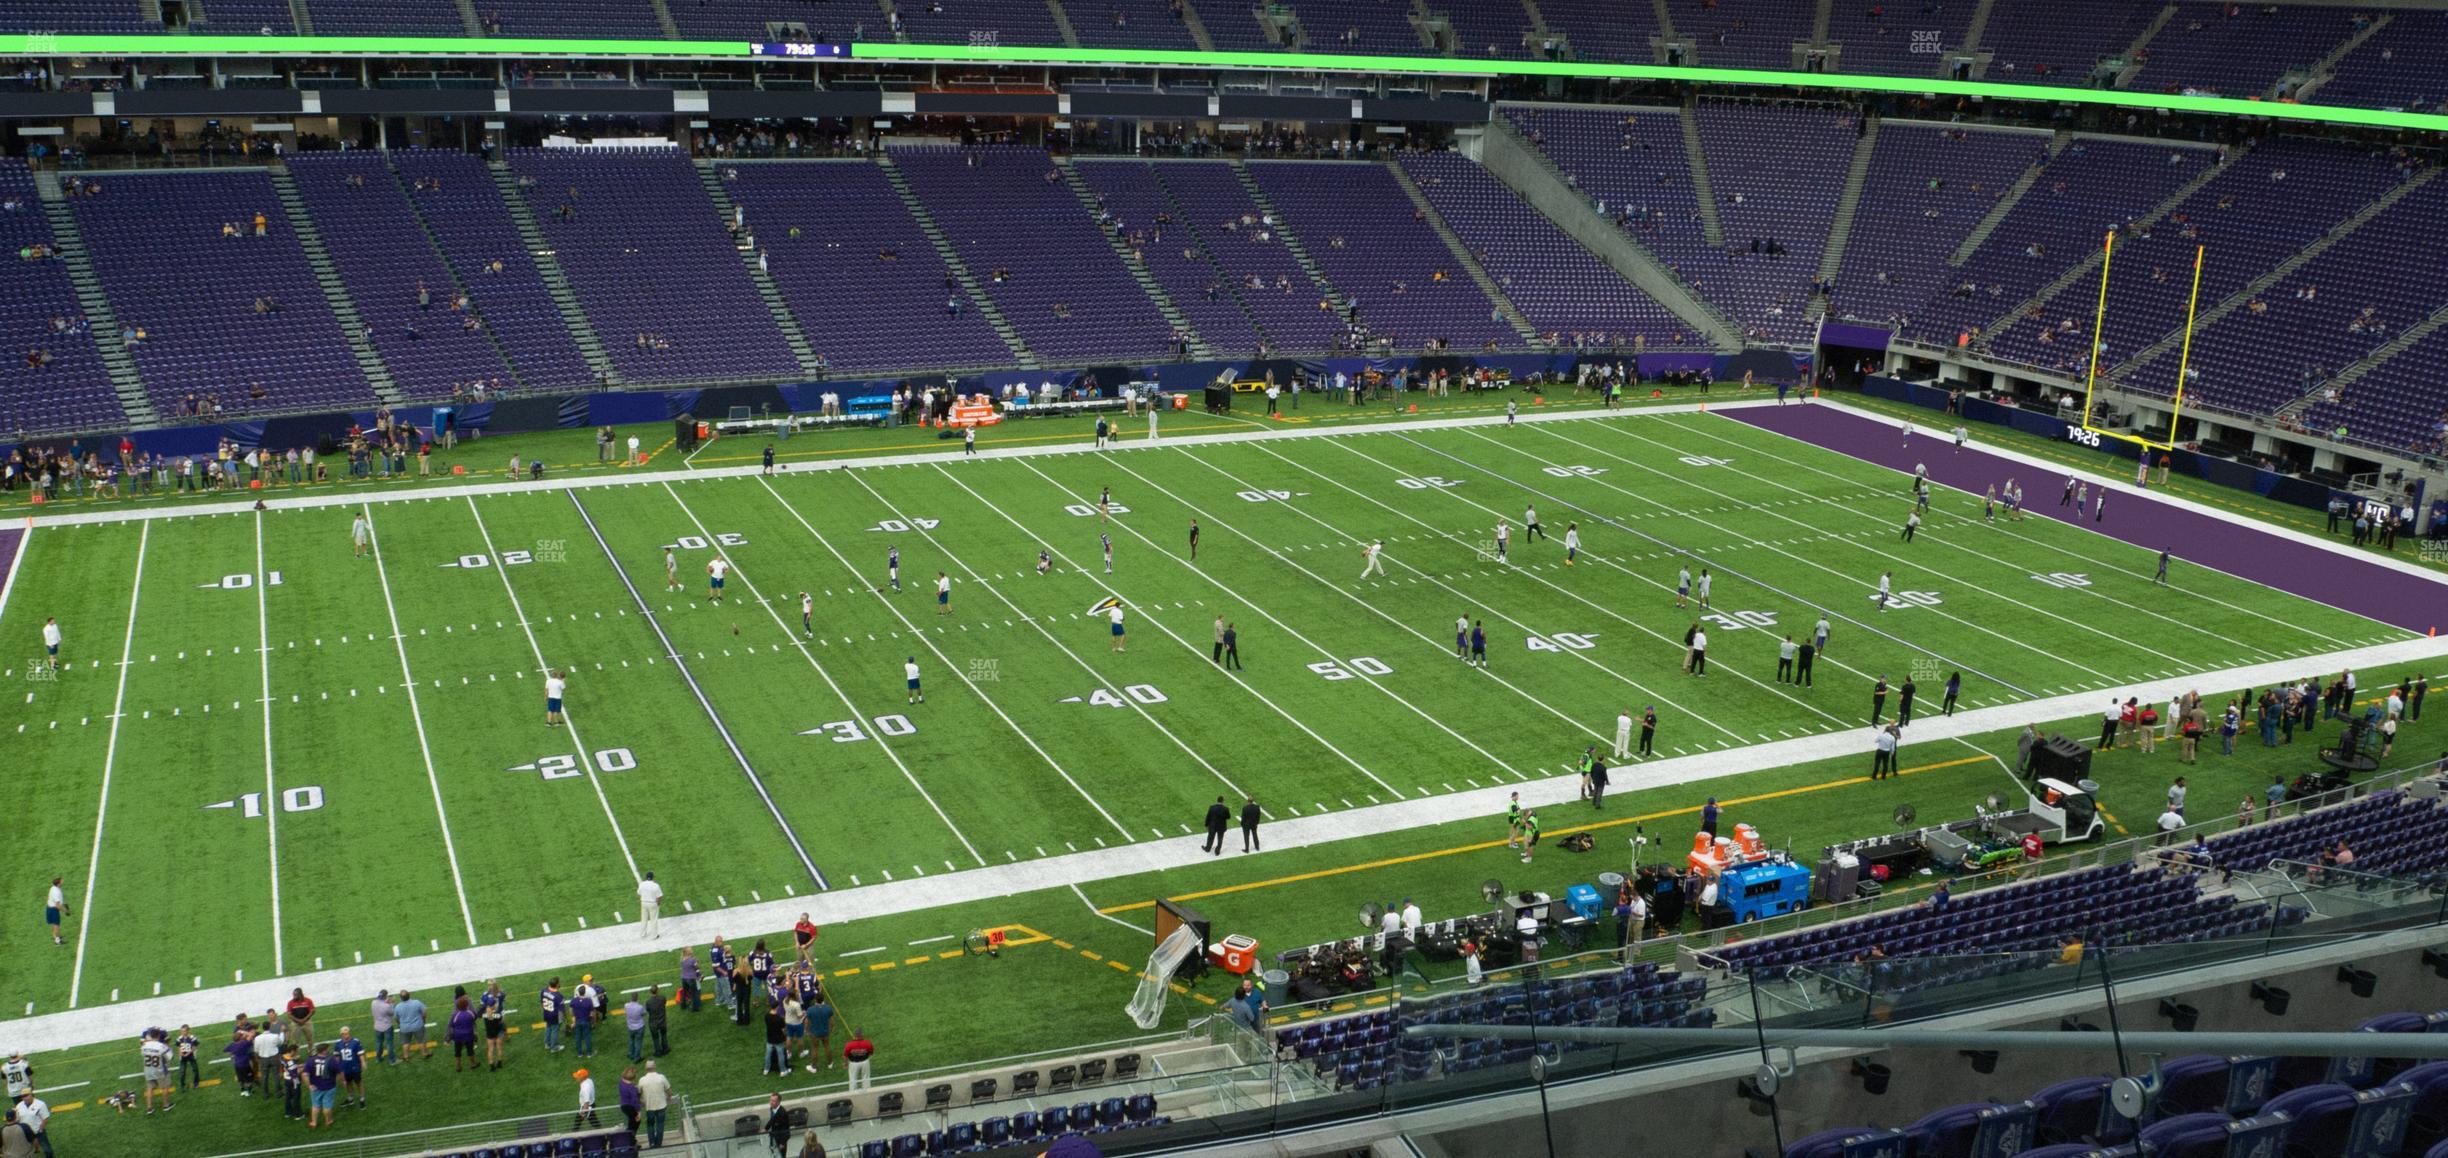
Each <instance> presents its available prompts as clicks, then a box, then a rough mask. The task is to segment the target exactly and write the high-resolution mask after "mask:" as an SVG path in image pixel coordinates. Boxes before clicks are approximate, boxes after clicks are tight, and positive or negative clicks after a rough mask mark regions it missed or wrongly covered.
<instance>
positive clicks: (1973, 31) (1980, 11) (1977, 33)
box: [1956, 0, 1997, 52]
mask: <svg viewBox="0 0 2448 1158" xmlns="http://www.w3.org/2000/svg"><path fill="white" fill-rule="evenodd" d="M1996 10H1997V0H1980V3H1979V4H1976V5H1974V6H1973V8H1972V22H1971V23H1970V24H1967V25H1965V26H1964V35H1963V44H1962V45H1960V46H1958V47H1957V49H1956V51H1958V52H1979V51H1980V42H1981V37H1982V36H1983V35H1985V34H1987V33H1988V31H1989V14H1990V13H1992V12H1994V11H1996Z"/></svg>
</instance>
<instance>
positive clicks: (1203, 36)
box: [1182, 0, 1230, 52]
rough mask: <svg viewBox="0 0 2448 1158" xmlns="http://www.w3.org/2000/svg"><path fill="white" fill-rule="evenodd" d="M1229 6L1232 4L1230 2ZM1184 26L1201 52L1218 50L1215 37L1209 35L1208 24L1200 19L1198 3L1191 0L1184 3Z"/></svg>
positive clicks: (1184, 0)
mask: <svg viewBox="0 0 2448 1158" xmlns="http://www.w3.org/2000/svg"><path fill="white" fill-rule="evenodd" d="M1227 6H1228V7H1229V6H1230V5H1229V3H1228V4H1227ZM1182 27H1183V28H1184V29H1186V30H1187V31H1188V32H1189V33H1190V40H1191V42H1192V43H1194V44H1197V45H1198V46H1199V51H1200V52H1214V51H1215V50H1216V46H1215V37H1212V36H1209V35H1207V25H1206V23H1205V22H1203V21H1201V20H1200V19H1199V14H1198V5H1196V4H1193V3H1190V2H1189V0H1183V3H1182Z"/></svg>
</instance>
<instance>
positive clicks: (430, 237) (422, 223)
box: [383, 153, 527, 387]
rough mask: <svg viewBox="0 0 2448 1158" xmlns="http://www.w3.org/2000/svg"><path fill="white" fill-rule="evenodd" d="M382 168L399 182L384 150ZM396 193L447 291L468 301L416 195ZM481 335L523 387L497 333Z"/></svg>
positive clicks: (394, 164) (403, 191) (466, 290)
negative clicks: (404, 202)
mask: <svg viewBox="0 0 2448 1158" xmlns="http://www.w3.org/2000/svg"><path fill="white" fill-rule="evenodd" d="M383 169H384V171H385V172H387V173H389V174H390V175H391V183H392V184H394V185H399V179H400V174H399V163H398V162H397V161H395V160H393V159H391V156H390V154H388V153H385V154H384V155H383ZM400 195H401V196H402V197H403V198H405V199H406V200H407V202H408V214H409V216H411V217H414V218H415V219H416V223H417V232H419V233H422V234H424V235H425V245H426V248H428V249H431V250H433V252H434V258H435V259H436V260H437V261H439V262H440V263H441V265H442V272H443V273H444V274H446V275H448V276H449V277H450V285H451V292H452V293H454V294H467V295H468V300H470V301H474V300H475V295H474V293H472V292H471V291H470V288H469V286H468V284H467V281H466V280H465V279H463V278H461V277H460V276H459V271H458V269H457V268H455V267H453V266H452V265H451V260H450V254H449V253H446V252H444V251H443V249H442V239H441V238H439V237H436V236H434V231H433V223H432V222H429V221H427V220H425V210H424V207H423V206H420V205H418V204H417V199H416V196H415V195H414V194H412V193H410V192H409V191H408V188H407V186H405V185H401V186H400ZM484 336H485V340H486V341H488V342H491V343H492V344H493V350H494V352H495V353H497V354H500V355H501V360H502V365H504V366H506V367H508V368H509V370H510V378H511V380H512V381H514V382H516V383H518V384H519V385H520V386H522V387H523V386H525V385H526V384H527V379H526V377H525V376H524V375H522V374H520V373H519V367H518V363H517V362H516V361H514V360H512V359H511V357H510V351H509V350H508V349H507V348H505V347H503V345H502V344H501V335H500V334H499V333H496V332H495V331H494V329H493V327H491V326H486V327H485V328H484Z"/></svg>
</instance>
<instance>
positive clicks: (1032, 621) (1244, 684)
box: [936, 465, 1402, 808]
mask: <svg viewBox="0 0 2448 1158" xmlns="http://www.w3.org/2000/svg"><path fill="white" fill-rule="evenodd" d="M936 470H937V472H938V473H940V474H942V475H943V476H944V477H945V478H946V479H948V480H950V481H951V483H952V485H954V486H956V487H959V488H960V489H961V491H962V492H963V493H965V494H967V495H968V496H969V497H970V498H972V499H975V500H976V501H977V504H978V506H980V507H981V508H984V509H985V510H987V511H991V512H993V513H994V514H995V515H996V516H998V517H1000V518H1001V519H1002V520H1003V521H1004V522H1007V523H1010V524H1011V525H1012V528H1013V529H1014V530H1017V531H1019V532H1020V533H1021V534H1023V535H1027V536H1028V537H1030V538H1032V539H1038V540H1040V541H1043V538H1044V537H1043V536H1041V535H1039V534H1037V532H1035V531H1032V530H1030V529H1029V528H1028V527H1027V526H1026V525H1024V524H1022V523H1021V522H1020V521H1019V520H1018V519H1015V518H1013V517H1012V516H1011V514H1010V512H1007V511H1005V510H1004V509H1003V508H1002V507H1000V506H997V505H996V504H995V503H994V502H992V501H991V500H989V499H987V498H986V496H984V495H981V494H979V493H977V491H975V490H973V489H971V488H970V486H969V484H968V483H965V482H962V481H961V480H960V476H959V475H958V474H956V473H954V472H952V471H950V470H946V469H944V468H943V467H942V466H940V465H939V466H937V467H936ZM1046 550H1047V551H1049V552H1051V553H1052V554H1053V556H1054V557H1055V558H1057V559H1060V560H1062V561H1063V565H1064V566H1066V567H1069V568H1071V569H1072V570H1073V571H1074V572H1077V573H1079V574H1082V575H1094V574H1096V572H1094V571H1091V570H1090V569H1088V568H1087V567H1085V566H1082V565H1081V564H1080V562H1079V561H1078V560H1076V559H1073V558H1072V557H1071V555H1070V553H1069V552H1067V551H1064V550H1063V549H1062V548H1060V547H1055V546H1051V545H1048V546H1047V547H1046ZM954 562H956V563H957V562H958V560H957V559H955V560H954ZM961 569H962V570H963V571H966V572H967V573H968V574H969V575H970V577H971V578H972V579H973V580H974V579H977V571H976V569H974V568H971V567H969V566H967V565H965V564H964V565H962V567H961ZM984 586H986V588H987V590H989V591H992V592H994V594H995V598H997V599H1000V600H1002V602H1003V606H1005V607H1009V608H1011V609H1012V611H1013V612H1014V613H1016V614H1018V615H1019V616H1020V621H1021V622H1023V623H1026V624H1028V625H1029V626H1031V627H1033V628H1036V629H1037V634H1039V635H1042V636H1044V637H1046V639H1047V641H1048V642H1051V643H1052V644H1053V645H1054V646H1055V647H1057V648H1060V649H1061V650H1062V651H1063V652H1064V654H1067V655H1068V654H1071V649H1070V648H1068V647H1065V646H1064V645H1063V642H1062V641H1061V640H1060V639H1057V638H1055V636H1054V633H1053V632H1050V631H1047V630H1046V628H1045V624H1044V623H1042V622H1040V621H1039V620H1038V617H1036V616H1033V615H1030V614H1028V613H1027V612H1025V611H1022V610H1021V609H1020V605H1019V604H1016V603H1014V602H1012V601H1011V600H1010V599H1009V598H1006V597H1005V596H1004V595H1003V591H1002V588H1000V587H998V586H995V585H993V584H984ZM1140 622H1142V623H1150V624H1154V626H1155V628H1156V630H1158V631H1161V632H1163V633H1164V635H1165V638H1167V639H1170V640H1172V641H1173V642H1175V643H1178V644H1180V645H1181V646H1182V647H1183V648H1184V649H1185V650H1187V651H1189V652H1190V654H1192V655H1202V654H1206V653H1202V652H1200V651H1199V649H1198V645H1196V644H1193V643H1191V642H1190V641H1189V640H1187V639H1183V638H1182V637H1181V636H1180V635H1179V634H1178V633H1176V632H1175V631H1174V630H1173V629H1172V628H1169V627H1166V626H1165V625H1164V624H1163V623H1161V622H1158V621H1156V620H1155V619H1154V618H1152V617H1143V618H1142V619H1141V620H1140ZM1073 658H1074V659H1077V658H1078V657H1077V656H1076V655H1074V656H1073ZM1082 666H1085V664H1083V665H1082ZM1092 670H1093V669H1092ZM1223 675H1224V677H1225V678H1226V679H1229V680H1231V681H1232V682H1233V685H1234V686H1235V687H1238V688H1240V689H1241V690H1242V691H1245V692H1248V693H1249V694H1250V695H1251V697H1253V698H1255V699H1256V700H1257V701H1258V702H1259V703H1261V704H1264V705H1266V707H1267V710H1268V711H1271V712H1273V713H1275V714H1276V715H1277V716H1280V717H1282V718H1283V720H1284V722H1285V723H1287V724H1290V725H1292V726H1293V727H1295V728H1298V729H1300V732H1301V734H1302V735H1304V736H1307V737H1309V738H1310V739H1312V740H1315V741H1317V743H1318V746H1319V747H1321V748H1324V749H1326V750H1327V751H1329V752H1332V753H1334V754H1335V758H1336V759H1338V760H1341V761H1343V762H1344V763H1346V764H1349V765H1351V767H1352V771H1355V772H1358V773H1359V774H1361V775H1362V776H1369V770H1368V766H1367V765H1365V764H1362V763H1361V762H1360V761H1358V760H1355V759H1353V758H1352V757H1351V754H1350V753H1348V752H1345V751H1344V750H1343V749H1341V748H1338V747H1335V746H1334V745H1333V744H1332V743H1329V742H1328V741H1327V739H1326V737H1324V736H1321V735H1318V734H1317V732H1316V731H1315V730H1314V729H1312V728H1310V727H1309V725H1308V724H1306V723H1304V722H1302V721H1301V719H1300V717H1298V716H1295V715H1293V714H1292V713H1290V712H1287V711H1285V710H1284V709H1283V707H1282V706H1281V705H1279V704H1277V703H1276V702H1275V701H1274V700H1272V699H1269V698H1267V695H1266V693H1264V692H1261V691H1259V690H1258V689H1257V688H1255V687H1252V686H1251V685H1250V683H1249V681H1248V680H1246V679H1244V678H1242V676H1241V674H1240V673H1238V672H1234V671H1225V672H1224V673H1223ZM1097 681H1098V682H1099V683H1103V682H1105V681H1104V677H1103V676H1101V675H1100V676H1098V677H1097ZM1120 698H1121V700H1122V703H1123V706H1125V707H1128V708H1130V709H1131V710H1132V711H1134V712H1137V713H1138V715H1139V718H1140V719H1143V720H1146V721H1147V722H1148V725H1149V726H1150V727H1153V728H1155V729H1156V730H1157V731H1159V732H1163V733H1164V735H1165V738H1166V739H1168V740H1171V741H1173V744H1174V746H1175V747H1178V748H1180V749H1181V750H1182V751H1184V752H1186V753H1188V754H1189V756H1190V758H1191V759H1193V760H1196V761H1198V763H1199V766H1200V767H1202V768H1205V769H1207V771H1208V772H1209V773H1210V774H1212V775H1214V776H1215V778H1216V779H1217V780H1218V781H1219V782H1221V783H1222V784H1223V785H1224V786H1225V787H1226V788H1229V789H1231V790H1232V791H1234V792H1236V793H1240V794H1241V796H1242V797H1243V798H1245V799H1246V798H1247V797H1248V796H1249V793H1247V792H1244V791H1242V789H1241V787H1240V786H1239V785H1237V784H1234V783H1233V782H1232V778H1231V777H1229V776H1226V775H1225V774H1224V772H1223V770H1222V769H1219V768H1217V767H1216V766H1215V765H1213V764H1210V763H1208V762H1207V758H1206V757H1204V756H1201V755H1199V754H1198V750H1197V749H1195V748H1193V747H1191V746H1190V745H1188V744H1186V743H1184V742H1182V740H1181V739H1180V737H1177V736H1175V735H1174V734H1173V731H1172V729H1170V728H1167V727H1165V726H1164V724H1163V723H1162V722H1160V721H1158V720H1157V719H1156V717H1154V716H1151V715H1149V714H1148V712H1147V709H1146V708H1145V707H1144V706H1143V705H1141V704H1140V703H1139V702H1138V701H1137V700H1134V699H1132V698H1131V697H1129V696H1122V697H1120ZM1370 779H1372V780H1375V779H1376V778H1375V777H1374V776H1370ZM1377 784H1378V786H1379V787H1381V788H1384V789H1385V790H1386V791H1388V792H1391V793H1393V794H1394V798H1395V799H1396V800H1400V799H1402V793H1401V792H1400V791H1398V790H1397V789H1395V788H1394V787H1393V786H1392V785H1390V784H1387V783H1386V782H1385V781H1382V780H1378V781H1377ZM1261 807H1262V808H1263V807H1264V806H1263V805H1262V806H1261Z"/></svg>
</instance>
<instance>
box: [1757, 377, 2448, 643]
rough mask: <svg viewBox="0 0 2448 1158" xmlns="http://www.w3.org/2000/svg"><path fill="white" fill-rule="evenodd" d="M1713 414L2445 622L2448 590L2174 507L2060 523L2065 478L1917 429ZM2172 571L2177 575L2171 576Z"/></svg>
mask: <svg viewBox="0 0 2448 1158" xmlns="http://www.w3.org/2000/svg"><path fill="white" fill-rule="evenodd" d="M1718 413H1719V414H1720V415H1721V416H1723V417H1726V418H1730V419H1733V420H1734V421H1736V422H1742V423H1746V424H1749V425H1751V426H1756V427H1758V428H1760V429H1762V430H1768V431H1773V432H1775V433H1778V434H1782V435H1784V436H1786V437H1788V438H1791V439H1794V440H1796V441H1799V442H1807V443H1810V444H1811V445H1813V446H1819V447H1824V448H1826V449H1828V450H1832V451H1835V452H1837V453H1839V454H1843V455H1846V456H1848V457H1851V458H1857V459H1860V460H1862V461H1863V462H1871V463H1877V464H1878V465H1880V466H1883V467H1886V468H1888V469H1890V470H1894V471H1898V472H1901V473H1904V474H1910V473H1912V469H1913V464H1915V463H1926V464H1928V466H1929V472H1930V480H1931V481H1932V482H1935V483H1938V484H1940V485H1943V486H1950V487H1953V488H1955V489H1957V490H1960V491H1966V492H1969V493H1971V494H1974V495H1978V494H1980V493H1982V492H1983V491H1985V490H1987V489H1988V488H1989V487H1990V486H1992V485H1997V486H2003V485H2005V482H2006V480H2007V479H2009V478H2013V479H2017V480H2018V481H2020V482H2021V483H2022V485H2023V501H2024V508H2023V509H2024V511H2025V512H2026V513H2027V514H2031V515H2038V516H2041V517H2043V518H2050V519H2056V520H2058V521H2059V522H2064V523H2072V524H2074V525H2076V526H2080V527H2083V528H2085V529H2088V530H2093V531H2098V532H2100V533H2102V534H2105V535H2108V536H2110V537H2112V538H2116V539H2121V540H2123V541H2125V542H2127V543H2131V544H2133V545H2134V546H2137V547H2140V548H2143V549H2144V550H2147V551H2153V552H2156V551H2159V550H2161V549H2163V548H2164V549H2166V550H2168V551H2171V552H2174V554H2175V557H2176V559H2177V560H2178V561H2179V562H2180V563H2183V562H2191V563H2198V564H2201V565H2202V566H2205V567H2215V568H2217V569H2219V570H2221V571H2225V572H2227V573H2228V574H2230V575H2235V576H2238V577H2240V578H2244V579H2249V580H2251V581H2253V582H2255V583H2259V584H2262V585H2263V586H2266V587H2271V588H2275V589H2277V590H2279V591H2285V592H2288V593H2290V594H2294V595H2299V596H2302V597H2303V598H2305V599H2310V600H2314V601H2316V602H2320V603H2326V604H2328V605H2330V606H2332V607H2337V608H2342V609H2344V610H2347V611H2351V612H2354V613H2355V614H2357V615H2362V616H2366V617H2368V618H2371V619H2374V620H2377V621H2379V622H2381V623H2387V624H2393V625H2395V626H2398V627H2402V628H2405V629H2406V630H2408V631H2411V632H2414V633H2415V634H2418V635H2419V634H2422V633H2424V632H2426V631H2428V630H2430V629H2431V628H2432V627H2434V626H2437V625H2439V624H2440V623H2441V622H2442V621H2444V620H2448V585H2444V584H2443V583H2442V582H2440V581H2437V580H2432V579H2427V578H2424V577H2423V576H2420V575H2410V574H2407V573H2405V572H2403V571H2399V570H2396V569H2395V568H2392V567H2387V566H2383V565H2381V564H2380V563H2378V562H2375V561H2372V560H2368V559H2361V558H2357V557H2356V556H2354V555H2353V554H2351V553H2348V552H2344V551H2331V550H2327V549H2324V548H2321V547H2317V546H2313V545H2312V544H2309V543H2305V542H2302V541H2300V540H2297V539H2295V538H2292V537H2290V536H2287V535H2282V534H2274V533H2271V532H2269V531H2264V530H2258V529H2255V528H2254V527H2253V526H2252V525H2250V524H2242V525H2239V524H2237V523H2234V522H2229V521H2228V520H2225V519H2220V518H2215V517H2213V516H2210V515H2206V514H2202V513H2200V512H2197V511H2192V510H2188V509H2186V508H2184V507H2180V506H2175V505H2172V504H2169V503H2164V502H2160V501H2159V500H2157V499H2155V498H2149V497H2145V496H2142V495H2136V494H2134V493H2132V492H2131V491H2129V490H2120V491H2118V492H2117V493H2116V500H2115V501H2113V502H2111V503H2109V504H2108V507H2109V511H2108V517H2107V518H2106V520H2105V521H2101V522H2093V521H2091V520H2090V519H2089V518H2087V517H2085V518H2067V517H2065V514H2064V508H2060V507H2059V506H2058V505H2057V500H2058V498H2059V496H2060V494H2061V492H2063V491H2064V489H2065V478H2064V476H2063V475H2061V474H2057V473H2054V468H2051V467H2044V466H2036V465H2033V464H2031V463H2027V462H2020V461H2016V460H2014V459H2009V458H2004V457H2002V456H1999V455H1994V454H1990V453H1987V452H1985V451H1983V450H1981V449H1980V447H1979V446H1978V445H1977V444H1976V445H1974V446H1972V447H1968V448H1966V449H1965V450H1964V451H1962V452H1961V453H1957V452H1956V450H1955V447H1954V444H1953V443H1952V442H1950V441H1949V440H1948V439H1946V438H1945V437H1943V436H1938V437H1933V436H1931V435H1929V434H1928V433H1927V432H1926V431H1924V432H1922V433H1921V435H1920V436H1919V437H1916V438H1915V439H1914V440H1913V445H1912V446H1910V447H1907V446H1905V445H1904V442H1903V439H1902V437H1901V436H1900V435H1899V433H1898V430H1897V423H1896V420H1893V419H1877V418H1868V417H1864V416H1862V415H1858V414H1854V413H1851V412H1849V411H1844V410H1838V409H1836V408H1834V407H1830V406H1811V405H1800V406H1746V407H1742V408H1739V409H1734V410H1721V411H1719V412H1718ZM2178 574H2180V573H2178Z"/></svg>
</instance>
